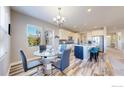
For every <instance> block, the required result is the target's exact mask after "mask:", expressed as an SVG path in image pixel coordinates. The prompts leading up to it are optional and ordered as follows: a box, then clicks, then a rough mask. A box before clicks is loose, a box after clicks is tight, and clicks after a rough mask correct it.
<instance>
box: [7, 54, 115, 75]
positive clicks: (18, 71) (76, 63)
mask: <svg viewBox="0 0 124 93" xmlns="http://www.w3.org/2000/svg"><path fill="white" fill-rule="evenodd" d="M100 60H101V58H100V57H99V62H83V61H81V60H79V59H75V58H74V56H72V57H71V62H70V66H69V67H68V68H67V69H65V71H64V73H65V74H66V76H111V75H113V72H112V68H111V66H110V64H109V63H107V62H104V61H100ZM9 75H10V76H44V75H43V73H42V71H39V72H37V69H33V70H30V71H28V72H24V70H23V67H22V64H17V65H14V66H12V67H11V69H10V73H9ZM51 76H64V75H63V74H62V73H61V72H59V71H58V70H53V73H52V75H51Z"/></svg>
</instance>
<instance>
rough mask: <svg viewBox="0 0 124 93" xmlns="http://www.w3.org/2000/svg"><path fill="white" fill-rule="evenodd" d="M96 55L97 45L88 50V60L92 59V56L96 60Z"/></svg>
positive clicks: (97, 52)
mask: <svg viewBox="0 0 124 93" xmlns="http://www.w3.org/2000/svg"><path fill="white" fill-rule="evenodd" d="M98 56H99V48H97V47H93V48H91V50H90V61H92V59H93V58H94V59H95V61H96V62H97V60H98Z"/></svg>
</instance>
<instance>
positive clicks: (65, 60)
mask: <svg viewBox="0 0 124 93" xmlns="http://www.w3.org/2000/svg"><path fill="white" fill-rule="evenodd" d="M70 53H71V49H67V50H65V51H64V52H63V54H62V57H61V59H60V60H59V61H58V62H52V66H53V67H55V68H56V69H58V70H60V71H61V73H63V74H64V75H65V73H64V72H63V71H64V70H65V69H66V68H67V67H68V66H69V64H70Z"/></svg>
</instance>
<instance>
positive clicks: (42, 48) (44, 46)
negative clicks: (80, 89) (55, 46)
mask: <svg viewBox="0 0 124 93" xmlns="http://www.w3.org/2000/svg"><path fill="white" fill-rule="evenodd" d="M39 50H40V53H42V52H43V51H45V50H46V45H40V46H39Z"/></svg>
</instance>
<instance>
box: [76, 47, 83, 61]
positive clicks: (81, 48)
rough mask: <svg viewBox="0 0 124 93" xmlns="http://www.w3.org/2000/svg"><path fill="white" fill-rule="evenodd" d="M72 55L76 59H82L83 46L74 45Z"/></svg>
mask: <svg viewBox="0 0 124 93" xmlns="http://www.w3.org/2000/svg"><path fill="white" fill-rule="evenodd" d="M74 56H75V57H76V58H78V59H81V60H83V59H84V55H83V46H78V45H77V46H75V47H74Z"/></svg>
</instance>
